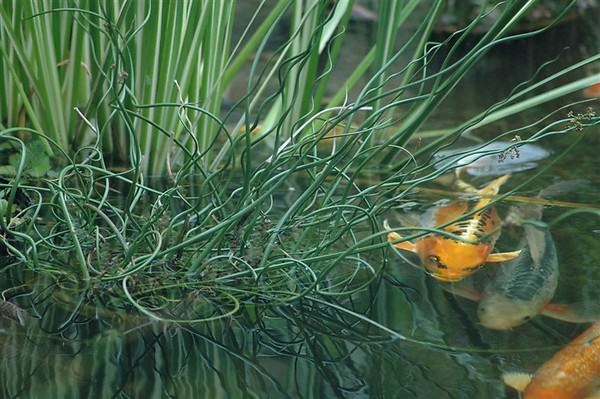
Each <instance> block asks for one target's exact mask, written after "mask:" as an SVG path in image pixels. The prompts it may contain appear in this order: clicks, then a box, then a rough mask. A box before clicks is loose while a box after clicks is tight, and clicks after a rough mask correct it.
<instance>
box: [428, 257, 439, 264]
mask: <svg viewBox="0 0 600 399" xmlns="http://www.w3.org/2000/svg"><path fill="white" fill-rule="evenodd" d="M427 259H428V260H429V261H430V262H431V263H435V264H436V265H439V264H440V257H439V256H436V255H429V257H428V258H427Z"/></svg>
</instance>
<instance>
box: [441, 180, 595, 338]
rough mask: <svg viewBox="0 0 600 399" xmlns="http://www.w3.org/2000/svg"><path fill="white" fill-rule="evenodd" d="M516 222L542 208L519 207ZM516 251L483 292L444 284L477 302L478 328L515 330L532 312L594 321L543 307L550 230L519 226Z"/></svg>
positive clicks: (552, 189)
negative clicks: (521, 235)
mask: <svg viewBox="0 0 600 399" xmlns="http://www.w3.org/2000/svg"><path fill="white" fill-rule="evenodd" d="M580 184H581V181H577V180H575V181H563V182H560V183H556V184H553V185H551V186H549V187H547V188H545V189H544V190H542V191H540V193H539V194H538V198H546V197H548V196H552V195H555V194H557V193H560V192H564V191H569V190H573V189H574V188H577V187H579V185H580ZM517 211H518V218H519V219H529V220H534V221H539V220H541V219H542V212H543V205H537V204H535V205H534V204H525V205H521V206H519V207H518V209H517ZM524 230H525V237H524V239H523V240H522V241H521V244H520V248H521V253H520V254H519V256H518V257H516V258H515V259H513V260H511V261H509V262H507V263H506V264H505V265H503V266H502V267H501V268H499V269H497V270H496V273H495V275H494V276H493V278H491V279H489V280H488V281H487V282H486V284H485V286H484V288H483V291H481V290H479V291H478V290H476V289H475V288H473V287H470V286H466V285H465V283H463V284H461V285H460V286H456V285H452V286H444V287H443V288H444V289H445V290H446V291H449V292H451V293H453V294H457V295H460V296H462V297H465V298H467V299H471V300H474V301H478V302H479V305H478V309H477V315H478V318H479V321H480V322H481V324H482V325H483V326H485V327H487V328H490V329H495V330H508V329H511V328H514V327H517V326H519V325H521V324H523V323H525V322H527V321H528V320H530V319H532V318H533V317H535V316H537V315H538V314H542V315H545V316H548V317H552V318H555V319H558V320H562V321H568V322H571V323H586V322H590V321H594V320H596V319H597V318H598V309H592V310H591V311H590V310H589V309H587V308H586V306H585V304H569V305H563V304H554V303H549V302H550V301H551V300H552V297H553V296H554V293H555V292H556V288H557V286H558V276H559V268H558V257H557V254H556V248H555V246H554V241H553V239H552V235H551V234H550V231H549V230H548V229H547V228H545V227H541V226H534V225H525V226H524Z"/></svg>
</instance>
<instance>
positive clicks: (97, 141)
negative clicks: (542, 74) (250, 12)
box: [0, 0, 599, 343]
mask: <svg viewBox="0 0 600 399" xmlns="http://www.w3.org/2000/svg"><path fill="white" fill-rule="evenodd" d="M57 3H59V5H60V6H61V7H50V5H52V6H56V4H57ZM418 3H419V2H416V1H407V2H400V1H390V2H381V8H380V9H379V10H378V18H379V24H378V30H377V38H376V42H375V44H374V46H373V48H372V49H371V51H370V52H369V53H368V55H367V57H366V58H365V60H364V61H363V62H362V63H361V64H360V65H358V66H357V67H356V69H355V70H354V71H352V72H351V73H350V75H349V76H348V77H347V80H346V84H345V85H344V86H343V87H341V88H339V90H338V91H337V92H336V93H334V95H333V97H332V98H331V100H330V105H328V106H324V105H323V103H324V102H325V99H326V94H327V92H328V91H329V90H331V88H330V87H329V82H330V78H331V75H330V74H331V70H332V69H334V68H335V67H336V62H337V56H338V54H339V51H340V47H341V46H342V45H343V40H344V32H345V31H346V30H347V29H348V24H349V21H350V12H351V7H352V4H353V2H352V1H341V0H340V1H337V2H335V6H333V7H328V5H329V4H328V3H327V2H323V1H316V0H315V1H310V0H309V1H299V0H298V1H284V0H280V1H276V2H274V3H268V2H260V3H259V11H260V10H263V11H265V12H266V11H268V13H267V15H266V16H265V19H264V21H263V22H261V23H257V20H258V19H255V18H254V16H253V18H251V23H250V24H249V25H248V28H247V29H246V30H245V31H244V34H243V35H242V37H243V40H240V42H239V43H233V41H232V27H233V25H234V23H235V15H236V14H235V12H234V11H235V6H236V3H235V2H233V1H231V2H229V1H227V2H226V1H209V0H206V1H193V2H185V1H173V2H166V1H165V2H154V1H137V2H133V1H119V0H116V1H112V2H101V1H91V0H90V1H81V2H77V3H76V6H77V7H75V4H74V3H70V2H52V3H46V2H41V3H36V2H32V3H21V2H17V1H15V2H5V3H3V4H2V5H0V18H2V22H3V24H2V27H0V32H1V34H2V37H3V39H6V40H3V41H2V43H1V44H0V46H1V47H0V49H1V51H2V63H1V66H0V67H1V68H3V69H2V71H3V72H4V71H6V73H4V74H3V81H2V82H3V83H2V84H3V86H2V87H3V88H5V89H6V91H7V93H8V94H7V100H6V101H3V102H2V103H0V110H1V114H0V119H1V120H2V123H3V124H5V126H8V128H7V129H5V130H4V131H2V132H0V145H4V143H6V142H10V145H11V146H12V147H11V148H14V149H13V150H12V151H14V154H13V155H12V156H11V158H10V160H9V163H8V164H7V165H8V166H10V167H11V168H12V169H11V171H13V172H14V173H12V174H11V180H10V181H8V182H0V188H2V189H3V190H4V191H3V192H4V193H5V196H4V198H3V199H4V200H5V201H6V203H5V204H4V209H5V217H4V219H3V220H2V232H3V234H2V235H0V244H2V245H4V246H5V247H6V248H7V249H8V252H9V253H10V261H9V262H10V264H9V265H8V266H7V268H8V269H17V270H23V269H26V270H29V271H32V272H34V274H35V275H36V276H37V278H38V279H40V280H42V281H43V282H45V284H40V286H41V287H44V288H37V286H36V289H45V287H46V286H48V285H49V284H50V285H56V286H60V287H62V288H63V289H66V290H68V291H69V293H71V294H73V296H80V297H79V299H78V300H77V301H76V302H77V303H75V304H74V305H73V306H72V307H71V310H72V314H71V315H70V316H68V317H69V318H70V317H74V315H75V314H77V313H78V312H79V311H80V308H81V306H80V304H81V303H84V302H87V301H90V300H92V301H96V302H97V303H102V304H107V305H108V306H110V307H112V308H114V309H118V310H127V309H129V310H130V309H135V310H137V311H138V312H139V313H141V314H144V315H145V316H148V317H150V318H152V319H155V320H160V321H164V322H177V323H197V322H200V321H202V322H209V321H215V320H221V319H229V318H230V317H231V316H232V315H234V314H239V312H240V311H243V309H244V307H245V306H247V305H248V306H255V305H257V306H264V307H266V308H269V309H274V308H277V307H279V306H281V305H283V304H300V303H303V302H304V301H310V302H311V303H315V304H318V307H321V308H324V309H327V310H331V311H333V310H335V312H341V313H342V314H344V315H345V316H347V317H349V318H350V319H352V320H360V321H361V322H364V323H367V324H369V325H370V326H375V327H376V328H377V329H378V330H379V331H382V332H383V333H385V334H386V335H388V336H392V337H395V338H398V339H404V340H410V339H411V338H409V337H405V336H402V335H400V334H398V333H396V332H395V331H393V330H391V329H389V328H387V327H385V326H383V325H381V324H378V323H376V322H375V321H373V320H370V319H369V318H368V317H366V316H364V315H363V314H362V312H361V311H360V310H358V309H354V307H352V309H351V308H349V307H345V305H347V304H348V303H351V302H352V299H353V298H354V296H356V295H358V294H359V293H362V292H364V291H365V290H367V288H368V287H372V286H374V285H376V284H377V283H378V282H379V281H380V280H381V278H382V274H383V271H384V269H385V266H386V262H387V258H386V252H385V251H386V249H387V246H388V244H387V243H386V242H385V239H384V237H385V235H386V232H385V231H382V229H381V222H382V219H383V217H384V215H385V214H386V213H387V212H389V211H390V209H393V208H394V207H396V206H397V205H398V204H401V203H403V202H405V201H406V200H407V199H408V198H410V195H412V193H413V190H414V188H416V187H418V186H419V185H422V184H424V183H426V182H429V181H432V180H433V179H435V178H437V177H439V176H441V175H443V174H445V173H447V172H449V171H451V170H452V169H453V168H454V167H455V166H454V165H452V164H448V166H446V167H441V168H440V167H436V163H435V162H433V161H432V160H431V159H432V156H433V155H434V154H435V153H436V152H438V151H439V150H441V149H443V148H445V147H447V146H449V145H451V144H452V143H454V142H455V141H456V140H457V139H459V138H460V137H461V136H462V135H463V133H465V132H466V131H467V130H473V129H476V128H477V127H480V126H483V125H485V124H487V123H491V122H493V121H496V120H498V119H499V118H502V117H506V116H509V115H514V114H515V113H517V112H520V111H523V110H526V109H528V108H530V107H533V106H535V105H537V104H540V103H542V102H547V101H550V100H552V99H556V98H558V97H560V96H561V95H564V94H566V93H569V92H572V91H574V90H578V89H580V88H583V87H585V85H587V84H589V83H590V82H591V80H592V78H593V79H597V78H598V76H595V77H591V78H586V79H582V80H580V81H575V82H571V83H569V84H567V85H564V86H562V87H560V88H558V89H555V90H552V91H547V92H545V93H541V94H537V95H535V96H534V95H532V91H533V90H534V89H536V88H538V87H540V85H542V84H545V83H549V82H551V81H553V80H555V79H558V78H559V77H562V76H564V75H566V74H567V73H569V72H571V71H573V70H575V69H577V68H581V67H583V66H585V65H587V64H589V63H591V62H594V61H595V60H597V58H598V57H591V58H589V59H587V60H584V61H581V62H580V63H578V64H576V65H574V66H573V67H571V68H566V69H565V70H563V71H560V72H559V73H557V74H555V75H552V76H550V77H548V78H546V79H544V80H542V81H541V82H539V83H533V81H534V79H533V78H532V79H531V80H530V81H527V82H524V83H523V84H522V85H520V86H518V87H517V88H515V90H513V92H511V93H509V94H508V95H507V96H506V97H505V98H503V99H501V100H500V101H498V102H497V103H496V104H493V105H492V106H490V107H488V108H487V109H485V110H483V111H482V112H481V113H480V114H478V115H475V116H473V117H471V118H468V119H467V120H466V121H465V122H464V123H462V124H460V125H459V126H456V127H449V128H448V129H445V130H444V131H443V132H441V133H440V134H438V135H435V137H434V139H433V140H431V141H427V142H426V143H424V145H422V146H419V147H418V148H417V149H416V150H415V151H413V152H409V151H408V150H407V149H406V148H405V145H406V144H407V143H409V142H410V141H411V140H412V139H414V138H415V137H418V135H419V134H420V133H422V129H423V126H424V125H426V123H427V122H428V121H430V120H431V119H432V118H435V116H436V112H437V111H439V109H440V107H441V106H442V105H443V103H444V101H445V100H446V99H447V98H448V97H449V96H450V95H451V94H452V92H453V91H454V90H455V89H456V87H457V85H459V84H460V82H461V81H462V80H463V79H464V78H465V77H467V76H468V73H469V71H470V70H471V69H472V68H473V66H474V65H476V64H477V63H478V62H480V61H481V60H482V59H484V57H485V55H486V53H487V52H488V51H490V49H491V48H492V47H493V46H495V45H498V44H500V43H505V42H508V41H511V40H517V39H522V38H526V37H530V36H533V35H535V34H539V33H541V32H544V31H545V30H546V29H549V26H547V27H543V28H541V29H539V30H538V31H532V32H527V33H520V34H511V33H510V32H511V29H512V28H513V27H514V26H515V24H516V23H517V22H518V21H519V20H521V19H522V18H524V16H525V15H527V12H528V11H529V10H530V9H531V7H532V6H534V5H535V4H536V1H533V0H530V1H508V2H505V3H502V4H501V5H498V6H497V7H496V8H495V9H494V10H495V11H496V12H497V14H498V17H497V18H496V19H495V22H494V23H493V24H492V26H491V27H490V28H489V31H487V33H486V34H485V35H483V36H481V37H480V38H478V39H477V40H476V41H475V43H474V44H473V46H465V42H466V41H467V39H470V38H471V37H472V36H471V33H472V31H473V29H475V27H476V26H478V24H480V23H482V21H484V20H485V19H486V17H487V14H486V12H487V11H488V9H487V7H484V6H482V7H481V9H480V10H479V14H478V15H477V17H476V18H475V19H473V20H472V22H470V23H469V24H468V25H467V26H466V27H464V28H463V29H461V30H458V31H456V32H455V33H453V34H452V35H450V36H449V37H448V38H447V39H445V40H444V41H443V42H439V43H438V42H432V41H431V33H432V29H433V27H434V26H435V22H436V20H437V19H438V18H439V15H440V12H441V9H442V6H443V3H444V2H443V1H439V0H438V1H434V2H433V3H432V7H430V8H427V9H425V10H424V11H423V10H421V9H419V7H418ZM267 4H269V5H270V8H269V10H266V8H267ZM570 4H571V5H572V4H573V2H571V3H570ZM418 11H420V12H424V15H425V17H424V18H421V19H419V21H420V23H419V25H418V26H417V27H416V30H415V31H414V32H411V34H410V35H409V36H408V37H407V38H406V40H405V41H402V42H400V43H397V42H396V37H397V36H396V35H397V32H398V30H399V29H400V27H402V26H403V24H404V23H405V22H406V21H407V20H408V19H409V18H411V17H415V16H416V15H417V14H416V13H417V12H418ZM566 11H568V7H565V8H564V10H563V13H564V12H566ZM560 17H561V15H559V16H558V17H557V18H560ZM284 19H287V21H289V23H290V25H289V29H290V31H289V35H288V36H286V37H285V38H284V40H283V43H281V45H280V46H279V47H278V48H277V49H276V50H275V51H274V52H273V53H272V55H271V56H270V57H266V55H265V53H266V46H267V44H268V43H269V41H270V40H272V39H273V35H275V31H276V28H278V27H280V26H281V25H282V24H283V22H282V21H283V20H284ZM251 31H254V34H252V35H251V36H250V37H246V36H247V35H248V34H249V33H250V32H251ZM253 53H254V54H255V55H254V57H252V54H253ZM459 54H460V56H459ZM265 58H267V59H266V60H265ZM401 60H408V62H406V63H402V62H401ZM434 61H435V62H437V63H438V65H439V67H436V68H434V67H433V65H434ZM399 64H400V66H399ZM239 75H242V76H243V79H245V80H246V81H247V86H246V90H245V92H244V93H243V95H242V96H241V98H240V99H239V101H237V102H236V103H234V104H233V106H232V107H231V109H229V110H224V107H223V96H224V93H225V91H226V89H227V86H228V85H229V84H230V82H231V81H233V80H234V79H236V78H238V79H239ZM361 76H363V77H364V76H366V77H367V78H368V80H367V81H366V83H365V84H364V86H362V87H358V88H356V89H357V90H358V94H357V95H356V96H354V98H352V99H347V100H345V101H342V99H344V98H346V96H345V93H346V92H347V91H349V90H350V89H352V88H353V86H355V85H357V84H358V82H359V81H360V79H359V78H360V77H361ZM534 78H535V77H534ZM30 93H31V94H30ZM339 104H342V105H339ZM75 106H77V107H78V108H77V110H76V112H71V110H72V109H73V108H74V107H75ZM569 107H571V105H569ZM23 115H27V117H26V118H25V119H24V120H25V122H24V121H23V117H22V116H23ZM577 122H578V124H577V125H576V126H575V125H574V124H573V123H572V120H571V118H561V116H560V115H559V116H556V115H549V116H548V117H545V118H542V119H540V120H537V121H534V122H532V123H530V124H529V125H527V126H524V127H522V128H518V129H514V130H509V131H505V132H502V133H498V134H497V135H496V137H494V140H501V139H505V140H510V139H512V138H513V137H515V135H516V134H518V135H519V136H520V137H521V138H522V139H521V140H520V141H518V142H515V144H514V146H515V147H518V146H520V145H523V144H526V143H531V142H535V141H537V140H540V139H543V138H545V137H548V136H552V135H559V134H572V133H573V132H577V131H578V130H579V129H580V128H584V127H588V126H593V125H596V124H598V123H599V120H598V118H597V117H596V116H594V115H591V114H590V117H589V118H587V119H583V120H579V119H578V120H577ZM28 135H31V137H33V138H34V141H29V138H28V137H26V136H28ZM21 137H23V139H22V138H21ZM572 137H574V138H573V140H572V142H573V143H577V142H578V141H579V140H581V137H580V136H572ZM40 139H43V140H44V141H39V140H40ZM24 141H27V144H25V142H24ZM40 143H44V144H43V145H44V146H45V147H46V150H45V151H46V152H45V151H44V150H43V148H42V145H41V144H40ZM501 152H502V151H501V150H498V151H491V150H488V149H485V147H484V146H483V145H482V148H481V149H479V150H476V151H475V153H477V154H499V153H501ZM46 153H52V154H54V155H55V159H56V160H57V162H59V163H61V164H62V167H61V168H60V169H58V170H57V171H56V173H55V174H54V175H53V176H48V178H46V179H43V180H41V181H40V182H39V183H37V184H36V186H35V187H33V186H30V185H28V184H27V183H28V181H27V179H26V178H27V177H28V176H30V177H35V176H41V175H43V174H44V173H45V172H46V171H47V169H48V166H49V163H48V158H47V156H46V155H45V154H46ZM558 158H559V157H557V159H558ZM7 165H4V166H7ZM123 165H125V167H122V166H123ZM119 166H121V168H119ZM156 174H158V175H163V176H165V179H164V180H163V181H161V182H156V181H153V180H149V179H147V177H146V176H148V175H156ZM532 178H533V177H532ZM16 209H18V210H19V213H20V222H19V223H14V221H13V220H12V219H11V216H10V215H12V211H11V210H13V211H14V210H16ZM40 216H43V217H45V218H47V220H48V222H47V223H39V217H40ZM400 230H401V231H408V232H410V234H411V235H409V236H407V237H406V239H412V238H415V237H418V236H420V235H423V234H426V233H428V232H438V233H439V232H440V230H439V229H436V228H422V229H414V228H400V229H399V231H400ZM82 292H83V293H82ZM315 306H317V305H315ZM66 322H67V321H65V323H66ZM413 341H414V340H413ZM416 342H417V343H423V342H420V341H416Z"/></svg>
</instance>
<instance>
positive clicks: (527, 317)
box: [523, 316, 531, 321]
mask: <svg viewBox="0 0 600 399" xmlns="http://www.w3.org/2000/svg"><path fill="white" fill-rule="evenodd" d="M527 320H531V316H525V317H523V321H527Z"/></svg>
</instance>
